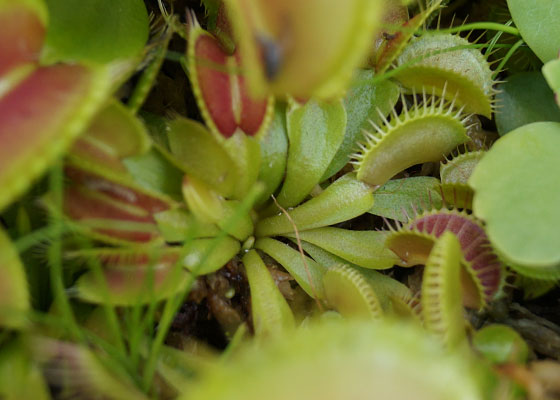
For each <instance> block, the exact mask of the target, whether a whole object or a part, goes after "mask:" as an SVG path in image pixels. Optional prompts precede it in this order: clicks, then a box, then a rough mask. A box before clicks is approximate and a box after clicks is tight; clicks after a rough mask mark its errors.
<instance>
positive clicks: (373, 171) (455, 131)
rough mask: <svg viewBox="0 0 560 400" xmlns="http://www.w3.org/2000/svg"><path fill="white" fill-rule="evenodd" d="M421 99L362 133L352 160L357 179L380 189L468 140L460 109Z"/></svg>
mask: <svg viewBox="0 0 560 400" xmlns="http://www.w3.org/2000/svg"><path fill="white" fill-rule="evenodd" d="M423 100H424V101H423V102H422V103H421V104H418V102H414V105H413V106H412V107H411V108H410V109H409V108H408V106H407V105H406V102H404V103H403V109H402V111H401V113H400V115H397V114H396V112H394V115H393V118H391V121H387V120H386V119H385V120H384V121H383V122H384V124H383V126H381V127H379V126H377V125H375V126H374V127H373V128H374V129H373V130H372V131H368V132H365V136H366V138H365V139H366V140H365V141H364V142H363V143H361V144H360V149H359V150H358V152H357V153H356V154H354V159H355V160H354V161H353V164H354V167H355V168H356V170H357V177H358V179H359V180H361V181H363V182H366V183H368V184H370V185H372V186H382V185H384V184H385V183H386V182H387V181H389V179H391V178H392V177H394V176H396V175H397V174H399V173H400V172H402V171H404V170H405V169H407V168H410V167H412V166H414V165H417V164H423V163H426V162H436V161H441V160H443V159H444V158H445V155H446V154H449V153H451V152H452V151H453V150H455V149H456V148H457V146H459V145H461V144H463V143H465V142H467V141H469V140H470V138H469V137H468V136H467V129H466V128H465V126H464V124H465V118H466V117H465V116H464V115H462V113H461V110H462V109H460V110H459V111H457V110H456V109H455V107H454V104H453V102H446V101H445V100H444V99H443V98H438V97H435V96H431V97H430V98H426V96H423Z"/></svg>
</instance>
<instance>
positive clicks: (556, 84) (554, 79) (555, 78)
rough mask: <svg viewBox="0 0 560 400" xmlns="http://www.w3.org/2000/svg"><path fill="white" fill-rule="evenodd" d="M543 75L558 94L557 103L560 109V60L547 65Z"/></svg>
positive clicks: (543, 69)
mask: <svg viewBox="0 0 560 400" xmlns="http://www.w3.org/2000/svg"><path fill="white" fill-rule="evenodd" d="M542 73H543V75H544V77H545V79H546V81H547V82H548V84H549V86H550V87H551V88H552V90H554V92H555V93H556V103H558V106H559V107H560V60H552V61H549V62H547V63H546V64H545V66H544V67H543V68H542Z"/></svg>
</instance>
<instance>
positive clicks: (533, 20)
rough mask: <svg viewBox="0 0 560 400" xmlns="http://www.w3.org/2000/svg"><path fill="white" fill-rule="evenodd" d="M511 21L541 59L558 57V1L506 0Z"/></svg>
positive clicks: (548, 59)
mask: <svg viewBox="0 0 560 400" xmlns="http://www.w3.org/2000/svg"><path fill="white" fill-rule="evenodd" d="M507 3H508V7H509V11H510V13H511V16H512V18H513V22H514V23H515V25H516V26H517V28H518V29H519V31H520V32H521V36H522V37H523V39H524V40H525V42H527V44H528V45H529V47H530V48H531V49H532V50H533V51H534V52H535V54H536V55H537V56H539V58H540V59H541V60H542V61H543V62H547V61H550V60H552V59H554V58H556V57H558V49H560V24H558V21H560V3H559V2H558V1H557V0H507Z"/></svg>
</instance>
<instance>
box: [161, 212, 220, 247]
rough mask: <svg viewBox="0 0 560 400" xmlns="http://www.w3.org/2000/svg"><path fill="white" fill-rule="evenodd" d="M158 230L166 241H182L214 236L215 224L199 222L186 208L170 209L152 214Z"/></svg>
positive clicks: (217, 231)
mask: <svg viewBox="0 0 560 400" xmlns="http://www.w3.org/2000/svg"><path fill="white" fill-rule="evenodd" d="M154 219H155V220H156V223H157V226H158V229H159V231H160V232H161V234H162V236H163V238H164V239H165V241H166V242H171V243H173V242H183V241H185V240H187V239H192V238H209V237H215V236H217V235H218V234H219V233H220V230H219V229H218V227H217V226H215V225H212V224H205V223H202V222H200V221H199V220H198V219H197V218H195V216H194V215H192V214H190V213H189V212H187V211H186V210H181V209H171V210H166V211H161V212H159V213H157V214H154Z"/></svg>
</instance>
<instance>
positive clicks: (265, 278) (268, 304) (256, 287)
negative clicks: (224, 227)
mask: <svg viewBox="0 0 560 400" xmlns="http://www.w3.org/2000/svg"><path fill="white" fill-rule="evenodd" d="M243 265H244V266H245V271H246V272H247V279H248V280H249V288H250V290H251V312H252V316H253V324H254V326H255V334H256V335H257V337H261V338H262V337H267V336H270V335H282V334H284V333H285V332H286V331H288V330H291V329H293V328H294V327H295V321H294V315H293V314H292V310H291V309H290V307H289V306H288V303H287V302H286V299H285V298H284V296H282V293H280V290H279V289H278V287H277V286H276V283H275V282H274V279H272V276H271V275H270V272H268V269H267V268H266V265H265V264H264V262H263V261H262V259H261V258H260V257H259V255H258V253H257V252H256V251H255V250H251V251H249V252H248V253H247V254H245V255H244V256H243Z"/></svg>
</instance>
